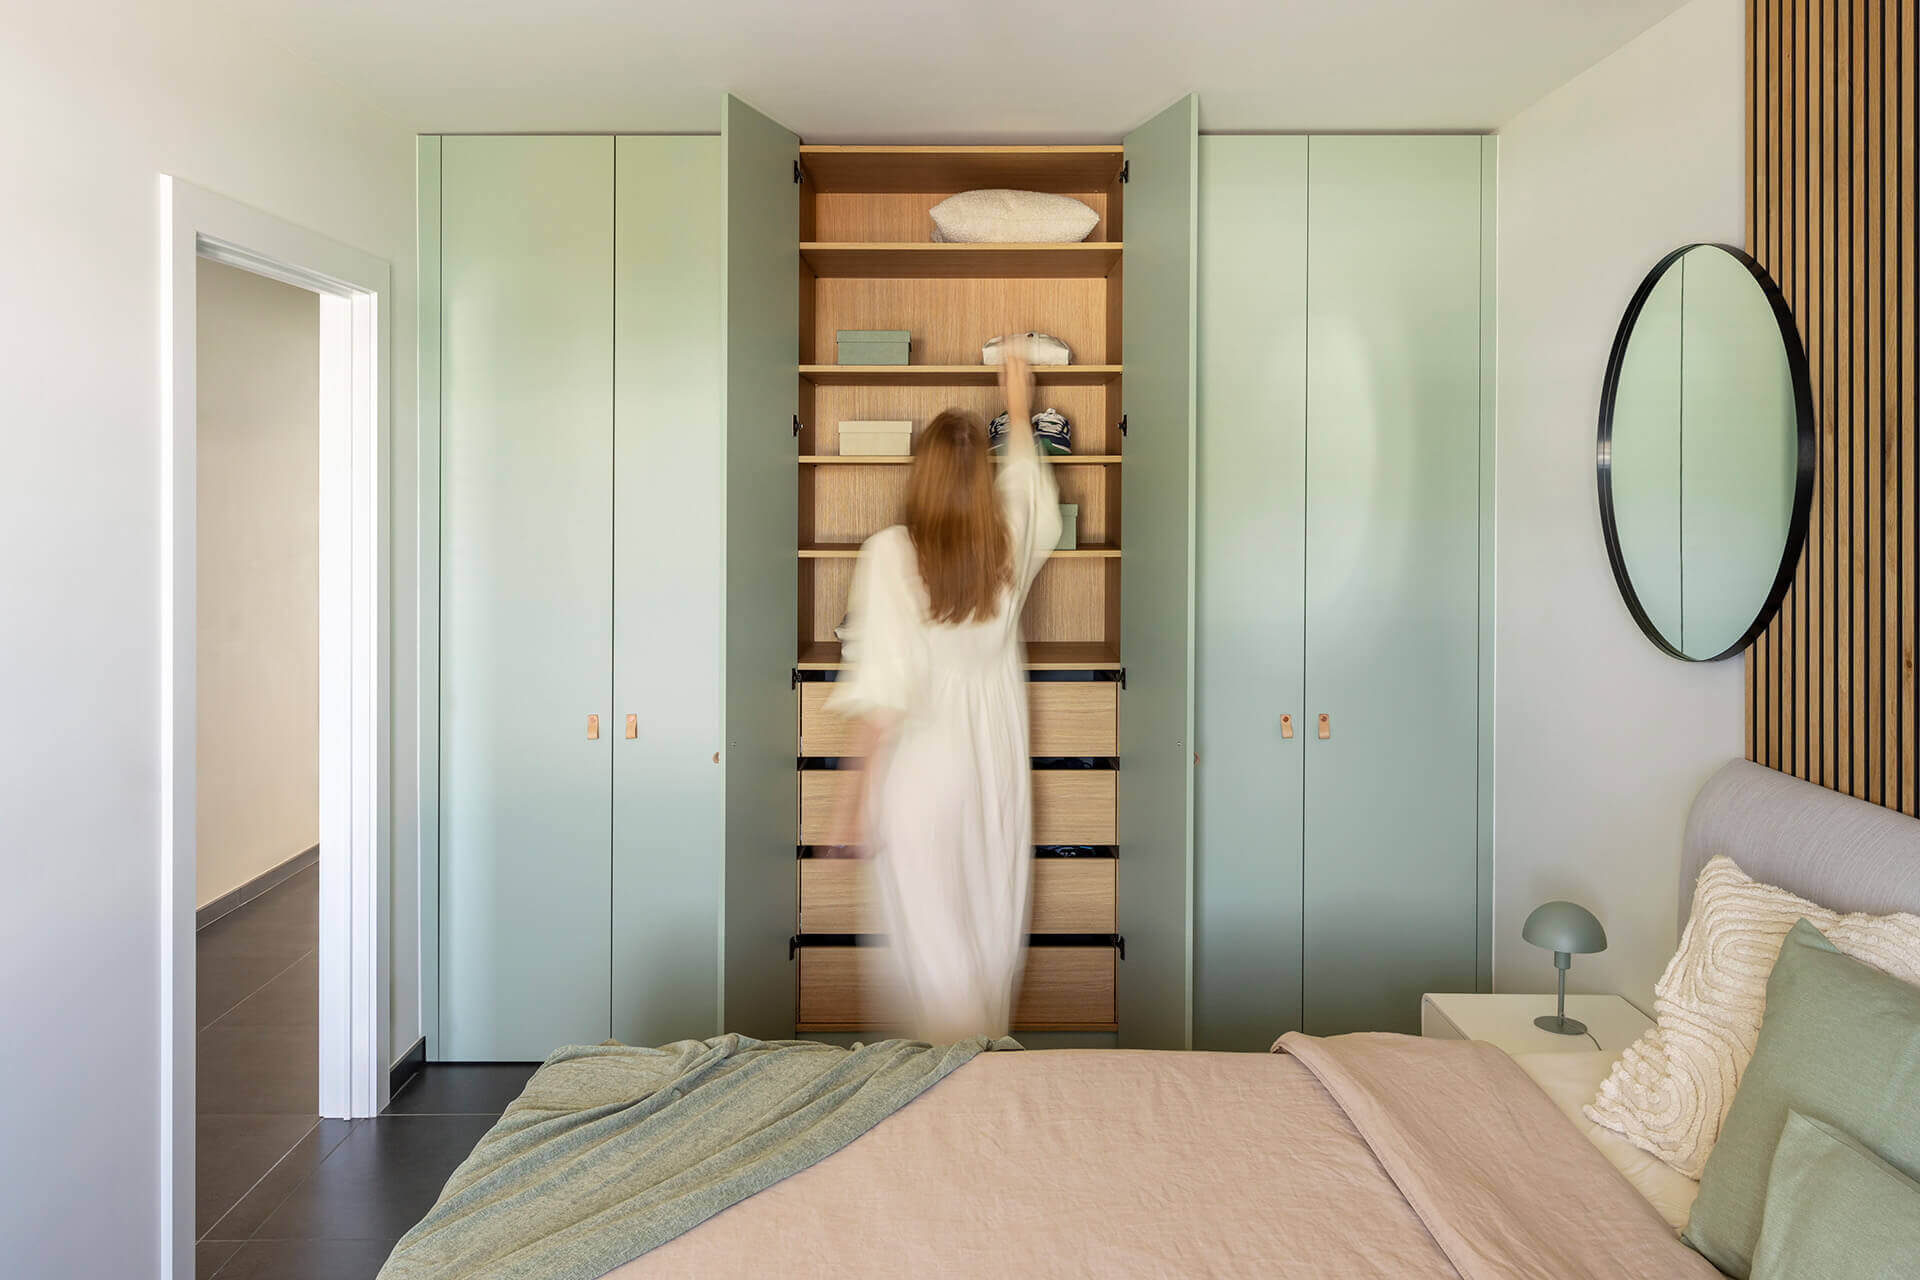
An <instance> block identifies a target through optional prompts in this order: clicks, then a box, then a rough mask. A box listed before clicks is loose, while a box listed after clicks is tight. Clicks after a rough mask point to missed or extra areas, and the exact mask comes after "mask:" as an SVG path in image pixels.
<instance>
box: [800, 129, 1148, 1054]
mask: <svg viewBox="0 0 1920 1280" xmlns="http://www.w3.org/2000/svg"><path fill="white" fill-rule="evenodd" d="M1122 160H1123V156H1122V148H1120V147H1119V146H1068V147H1017V146H1016V147H994V146H989V147H964V146H963V147H913V146H877V147H860V146H802V147H801V148H800V149H799V196H800V201H799V203H800V210H799V220H798V233H799V241H800V283H799V310H800V315H799V350H798V352H796V362H797V377H798V380H799V387H798V395H797V397H796V402H797V404H798V405H799V421H798V430H797V433H796V446H797V452H798V455H799V458H798V467H797V473H798V474H797V479H796V484H797V487H798V521H797V527H796V529H795V535H796V548H795V550H796V556H795V562H794V563H795V568H794V572H795V574H796V575H797V579H796V580H797V590H796V602H797V617H796V619H795V631H796V650H795V661H794V670H793V682H794V684H795V685H796V688H797V693H796V707H795V711H796V725H797V728H798V738H797V741H796V747H795V751H796V758H797V760H798V764H799V777H798V778H797V780H796V781H797V786H796V794H797V795H798V796H799V811H798V812H797V813H796V815H795V823H796V832H795V845H796V852H797V854H798V857H799V860H800V875H799V877H798V879H799V911H798V914H797V918H796V922H795V928H796V933H795V935H794V938H793V943H794V945H795V947H796V949H797V956H798V962H799V963H798V975H797V983H798V995H797V1017H796V1024H797V1029H798V1030H799V1031H800V1032H802V1033H807V1034H820V1033H829V1034H831V1033H852V1032H870V1031H874V1030H888V1029H892V1026H893V1023H894V1019H893V1018H892V1016H891V1014H890V1013H889V1011H888V1010H887V1009H886V1008H884V1007H883V1005H882V1000H881V994H880V993H881V987H882V985H883V984H882V974H883V972H884V966H883V961H884V953H883V952H882V951H880V950H878V949H877V948H878V947H881V946H884V945H885V939H884V937H882V936H879V930H880V929H881V928H882V927H883V926H882V925H881V924H880V923H879V922H878V920H877V919H876V916H875V912H874V910H873V904H872V897H871V890H870V887H869V884H868V876H867V867H866V864H864V863H859V864H848V863H845V862H836V861H835V860H833V859H831V858H819V859H817V860H816V855H818V854H822V853H826V852H829V851H826V850H822V849H817V848H815V847H814V846H812V845H810V844H808V843H807V840H808V839H809V837H812V838H816V839H817V838H823V833H824V832H825V831H826V829H827V826H826V824H827V820H828V818H829V817H830V810H829V806H830V805H831V803H832V800H833V797H834V796H836V795H837V794H838V793H839V792H840V791H841V790H843V789H844V787H846V786H848V785H852V783H853V780H852V779H851V777H840V776H834V775H833V774H831V773H829V772H827V771H828V770H831V769H832V768H833V767H834V766H835V765H836V764H837V763H839V760H838V758H837V757H835V756H833V755H830V754H823V753H826V752H831V751H834V750H836V749H838V748H840V747H844V746H846V745H847V736H846V733H845V726H843V725H841V724H840V723H839V722H837V721H836V720H835V719H834V717H832V716H831V715H830V714H829V713H827V712H826V711H825V709H824V704H825V700H826V699H825V692H826V691H825V688H824V687H823V686H824V685H825V683H826V682H828V681H830V680H832V679H834V678H835V677H836V675H837V673H838V672H840V671H841V670H843V665H842V662H841V652H840V643H839V641H838V640H837V639H835V636H834V627H835V625H836V624H837V623H838V622H839V620H840V619H841V617H842V616H843V615H844V613H845V610H846V600H847V593H848V590H849V588H850V586H851V583H852V579H853V571H854V566H855V564H856V559H857V556H858V553H859V548H860V544H861V543H862V541H864V540H865V539H866V538H867V537H869V536H871V535H872V534H874V533H876V532H878V531H879V530H880V529H882V528H884V527H886V526H887V525H889V524H893V523H896V522H897V521H898V519H899V504H900V500H901V498H902V496H903V494H904V492H905V486H906V478H907V465H908V463H909V459H907V458H871V457H847V456H844V455H842V454H841V452H840V433H839V424H840V423H841V422H843V421H852V420H868V419H893V420H900V419H910V420H911V421H912V422H913V424H914V431H915V437H916V440H917V438H918V433H919V431H920V430H921V429H922V428H924V427H925V426H926V424H927V423H928V422H929V421H930V420H931V419H932V418H933V417H934V416H935V415H936V414H938V413H939V412H940V411H941V410H943V409H945V408H947V407H949V406H954V407H960V408H965V409H968V410H971V411H973V412H975V413H977V414H979V415H980V416H981V417H982V418H983V419H986V418H991V417H993V416H994V415H996V414H998V413H999V412H1000V411H1001V409H1002V408H1003V407H1004V405H1003V403H1002V400H1001V396H1000V392H999V388H998V376H997V374H998V371H997V370H996V369H993V368H990V367H987V366H985V365H983V364H982V363H981V346H982V344H983V343H984V342H985V341H986V340H987V339H989V338H991V337H995V336H997V335H999V334H1001V333H1003V332H1007V331H1020V330H1028V329H1035V330H1040V331H1042V332H1046V333H1050V334H1053V335H1055V336H1057V337H1059V338H1061V339H1062V340H1064V341H1065V342H1066V343H1067V344H1068V346H1069V348H1070V349H1071V351H1072V358H1073V363H1072V364H1070V365H1067V366H1064V367H1060V368H1043V369H1038V370H1036V371H1035V372H1036V379H1037V385H1036V387H1035V408H1036V409H1045V408H1053V409H1057V410H1059V411H1060V412H1061V413H1062V414H1064V415H1065V416H1066V417H1067V419H1068V420H1069V422H1070V423H1071V426H1072V433H1073V454H1072V456H1070V457H1061V458H1056V459H1054V460H1053V462H1052V464H1051V465H1052V467H1053V475H1054V479H1055V481H1056V482H1057V484H1058V486H1059V489H1060V500H1061V501H1062V502H1063V503H1075V504H1077V505H1078V506H1079V537H1078V546H1077V547H1076V548H1074V549H1072V550H1068V551H1061V552H1057V553H1056V554H1055V555H1054V556H1053V558H1052V559H1050V560H1049V561H1048V563H1047V564H1046V566H1045V567H1044V568H1042V569H1041V571H1040V574H1039V577H1038V578H1037V579H1036V580H1035V582H1034V586H1033V591H1032V594H1031V596H1030V597H1029V599H1028V602H1027V607H1026V611H1025V613H1024V615H1023V618H1022V630H1023V634H1024V635H1025V638H1026V641H1027V654H1026V657H1027V667H1028V669H1029V672H1030V674H1031V675H1032V677H1033V679H1034V681H1035V684H1034V685H1033V686H1032V688H1034V689H1036V690H1040V691H1042V692H1043V693H1044V695H1045V696H1039V695H1036V696H1034V697H1032V698H1031V699H1030V701H1031V703H1032V706H1031V708H1030V716H1031V720H1032V723H1033V749H1034V750H1035V751H1036V752H1037V751H1041V750H1043V749H1044V750H1047V751H1050V752H1057V753H1058V754H1057V755H1052V756H1047V757H1038V756H1037V757H1036V759H1035V776H1034V793H1035V795H1034V819H1035V839H1036V840H1046V841H1049V842H1050V845H1049V846H1048V847H1043V848H1042V849H1040V851H1039V857H1038V858H1037V859H1036V872H1035V876H1034V890H1033V892H1034V902H1033V918H1032V921H1031V925H1030V927H1031V929H1032V934H1031V935H1030V936H1031V937H1032V939H1033V943H1032V945H1031V947H1030V949H1029V959H1028V963H1027V967H1026V974H1025V977H1024V979H1023V982H1022V985H1021V988H1020V991H1019V992H1018V994H1017V997H1016V1001H1015V1014H1014V1030H1015V1031H1016V1032H1029V1033H1030V1032H1033V1031H1060V1032H1105V1033H1111V1032H1114V1031H1115V1030H1116V1029H1117V1026H1118V1022H1117V1012H1116V1010H1117V1004H1116V995H1115V989H1116V971H1117V965H1116V959H1117V955H1118V945H1117V944H1118V939H1117V936H1116V923H1115V909H1114V894H1115V890H1114V883H1115V879H1116V875H1124V874H1125V867H1124V852H1123V851H1122V850H1120V849H1119V848H1118V846H1117V845H1116V844H1115V839H1116V836H1115V831H1114V808H1115V803H1114V789H1115V786H1116V782H1117V776H1118V775H1117V773H1116V772H1115V766H1116V763H1117V760H1116V755H1117V752H1116V749H1115V747H1116V743H1115V732H1114V725H1115V723H1116V718H1117V700H1116V698H1115V696H1114V694H1115V691H1116V689H1117V681H1118V680H1119V678H1120V675H1121V663H1122V661H1123V655H1122V654H1121V652H1120V642H1119V619H1120V593H1121V587H1122V581H1123V572H1122V566H1123V563H1124V562H1123V559H1122V550H1121V547H1122V534H1121V521H1120V498H1121V490H1122V479H1121V477H1122V472H1123V471H1124V467H1123V465H1122V460H1123V449H1122V443H1123V441H1122V429H1121V425H1120V424H1121V422H1122V420H1123V416H1124V412H1125V410H1124V406H1123V403H1122V397H1121V375H1122V368H1121V364H1120V359H1121V356H1120V314H1121V288H1120V281H1121V261H1122V251H1123V245H1122V241H1121V225H1122V217H1121V215H1122V205H1123V203H1124V201H1123V193H1124V191H1125V186H1124V179H1123V177H1122ZM991 187H1008V188H1017V189H1023V190H1038V191H1048V192H1055V193H1060V194H1066V195H1071V196H1073V197H1074V198H1075V199H1078V200H1080V201H1082V202H1084V203H1086V204H1087V205H1089V206H1090V207H1092V208H1093V209H1094V210H1095V211H1096V212H1097V213H1098V214H1099V215H1100V222H1099V224H1098V225H1097V226H1096V227H1095V228H1094V230H1093V232H1092V234H1091V235H1090V236H1089V237H1088V239H1087V240H1085V241H1082V242H1080V243H1077V244H1033V245H951V244H936V243H933V242H932V240H931V233H932V222H931V219H930V217H929V213H928V211H929V210H931V209H932V207H933V206H934V205H935V204H938V203H939V202H940V201H941V200H943V199H945V198H946V197H947V196H950V195H953V194H955V193H957V192H961V191H968V190H974V189H979V188H991ZM841 329H904V330H907V331H908V332H909V333H910V335H911V350H910V354H909V360H910V363H909V364H907V365H905V366H899V365H883V366H847V365H840V364H838V363H836V346H835V334H836V331H838V330H841ZM1068 847H1071V848H1073V849H1074V850H1075V851H1074V852H1073V853H1072V854H1071V855H1062V853H1061V850H1062V849H1064V848H1068Z"/></svg>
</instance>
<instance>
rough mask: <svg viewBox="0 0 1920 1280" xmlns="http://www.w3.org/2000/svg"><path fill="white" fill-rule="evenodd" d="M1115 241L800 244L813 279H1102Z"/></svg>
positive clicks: (1115, 252) (1116, 254) (1114, 255)
mask: <svg viewBox="0 0 1920 1280" xmlns="http://www.w3.org/2000/svg"><path fill="white" fill-rule="evenodd" d="M1120 250H1121V245H1120V244H1119V243H1118V242H1117V241H1085V240H1083V241H1081V242H1080V243H1078V244H915V243H910V242H899V243H882V242H874V243H860V242H844V241H843V242H839V243H824V242H820V241H808V242H805V243H803V244H801V246H800V260H801V261H802V262H804V263H806V265H807V267H808V269H810V270H811V271H812V272H813V274H814V275H815V276H816V277H843V278H872V277H881V278H887V279H893V278H944V277H955V276H957V277H977V278H982V279H998V278H1001V277H1014V278H1024V279H1066V278H1073V277H1079V278H1086V277H1101V276H1105V275H1108V274H1109V273H1111V272H1112V271H1113V268H1114V266H1115V265H1116V264H1117V263H1118V262H1119V261H1120Z"/></svg>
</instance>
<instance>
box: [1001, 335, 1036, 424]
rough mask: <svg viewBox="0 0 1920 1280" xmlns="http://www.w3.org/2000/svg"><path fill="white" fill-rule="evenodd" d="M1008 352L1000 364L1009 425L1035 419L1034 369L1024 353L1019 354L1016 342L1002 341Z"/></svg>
mask: <svg viewBox="0 0 1920 1280" xmlns="http://www.w3.org/2000/svg"><path fill="white" fill-rule="evenodd" d="M1001 346H1002V347H1004V348H1006V354H1005V356H1004V357H1003V358H1002V360H1001V364H1000V390H1001V392H1002V394H1004V395H1005V396H1006V398H1007V421H1008V425H1009V426H1012V425H1013V424H1014V423H1016V422H1017V423H1021V424H1030V423H1031V422H1032V421H1033V370H1032V368H1031V367H1029V366H1028V364H1027V358H1026V357H1025V356H1024V355H1020V354H1017V353H1016V352H1015V350H1014V342H1013V341H1012V340H1008V341H1006V342H1003V343H1001Z"/></svg>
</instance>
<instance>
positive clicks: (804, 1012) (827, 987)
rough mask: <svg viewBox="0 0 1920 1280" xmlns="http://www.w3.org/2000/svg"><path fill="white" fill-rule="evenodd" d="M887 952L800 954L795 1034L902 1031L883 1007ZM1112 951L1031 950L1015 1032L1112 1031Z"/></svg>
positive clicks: (807, 950) (818, 950) (810, 950)
mask: <svg viewBox="0 0 1920 1280" xmlns="http://www.w3.org/2000/svg"><path fill="white" fill-rule="evenodd" d="M886 962H887V955H886V949H885V948H883V947H802V948H800V1003H799V1017H798V1020H797V1025H796V1027H795V1030H796V1031H799V1032H801V1033H806V1032H813V1031H884V1030H889V1029H891V1028H893V1027H895V1026H897V1025H898V1020H897V1019H893V1018H889V1017H888V1015H887V1011H886V1009H885V1008H884V1007H883V1005H882V986H883V975H884V972H885V971H884V968H883V966H884V965H885V964H886ZM1113 984H1114V953H1113V948H1112V947H1098V946H1096V947H1029V948H1028V949H1027V965H1026V971H1025V973H1024V974H1022V975H1021V979H1020V990H1019V991H1018V992H1017V993H1016V994H1015V996H1014V1002H1013V1029H1014V1031H1015V1032H1020V1031H1112V1030H1114V1027H1115V1023H1114V1017H1115V1004H1114V989H1113Z"/></svg>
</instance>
